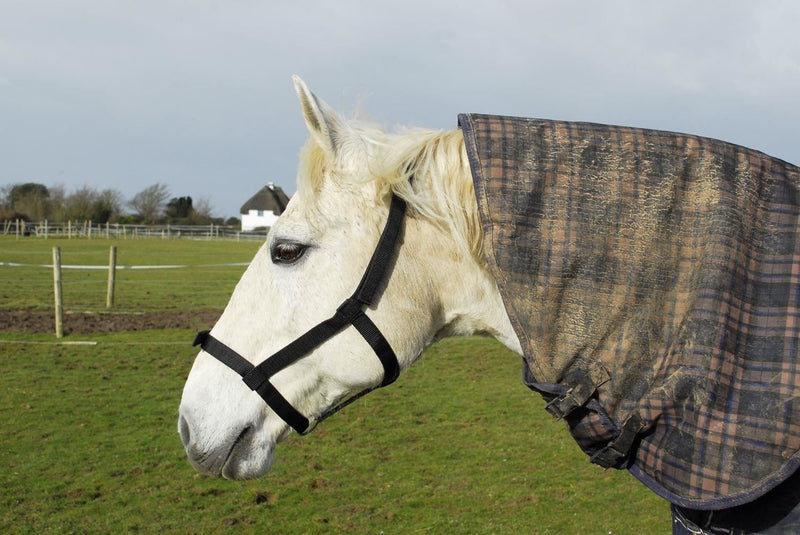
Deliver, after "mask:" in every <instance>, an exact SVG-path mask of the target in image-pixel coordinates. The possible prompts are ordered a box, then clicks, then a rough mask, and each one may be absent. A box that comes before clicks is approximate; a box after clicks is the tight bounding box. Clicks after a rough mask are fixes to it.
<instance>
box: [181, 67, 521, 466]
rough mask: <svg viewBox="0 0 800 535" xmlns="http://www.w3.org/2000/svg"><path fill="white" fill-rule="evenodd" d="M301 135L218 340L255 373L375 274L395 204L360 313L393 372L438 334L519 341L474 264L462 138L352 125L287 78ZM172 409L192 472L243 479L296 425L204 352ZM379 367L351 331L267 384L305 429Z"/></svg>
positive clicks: (476, 247)
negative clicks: (293, 167)
mask: <svg viewBox="0 0 800 535" xmlns="http://www.w3.org/2000/svg"><path fill="white" fill-rule="evenodd" d="M294 83H295V89H296V91H297V94H298V97H299V99H300V104H301V109H302V112H303V117H304V119H305V123H306V126H307V127H308V130H309V133H310V139H309V140H308V142H307V143H306V145H305V146H304V148H303V149H302V151H301V155H300V164H299V170H298V177H297V180H298V189H297V193H296V194H295V195H294V196H293V198H292V199H291V201H290V202H289V204H288V206H287V207H286V210H285V211H284V213H283V215H282V216H281V217H280V218H279V220H278V221H277V223H276V224H275V225H274V226H273V227H272V228H271V229H270V232H269V234H268V236H267V239H266V242H265V243H264V244H263V246H262V247H261V248H260V250H259V251H258V253H257V254H256V256H255V258H254V259H253V261H252V262H251V264H250V266H249V267H248V268H247V270H246V271H245V273H244V275H243V276H242V278H241V280H240V281H239V283H238V284H237V286H236V288H235V290H234V292H233V295H232V297H231V299H230V302H229V303H228V305H227V307H226V308H225V311H224V312H223V314H222V316H221V317H220V319H219V321H218V322H217V323H216V325H214V327H213V329H212V330H211V331H210V336H211V337H212V339H213V340H215V341H219V343H220V345H222V346H224V347H226V348H229V350H230V352H231V353H233V354H235V355H237V358H238V359H240V360H241V361H242V362H243V364H244V365H245V366H246V367H251V365H258V364H259V363H261V362H262V361H264V360H265V359H268V358H269V357H270V356H271V355H274V354H275V353H276V352H277V351H279V350H281V349H282V348H285V347H286V346H287V344H290V343H291V342H292V341H293V340H296V339H297V338H298V337H300V336H301V335H303V334H304V333H306V332H307V331H308V330H309V329H310V328H312V327H313V326H315V325H318V324H320V323H321V322H324V321H325V320H326V319H327V318H330V317H331V315H333V314H334V313H335V312H336V310H337V308H338V307H340V305H341V304H342V303H343V302H345V301H347V299H348V296H351V295H352V294H353V291H354V289H356V287H357V286H358V284H359V280H361V279H362V275H363V274H364V272H365V269H367V267H368V265H370V266H371V264H370V259H371V256H372V255H373V251H374V250H375V248H376V244H377V243H378V241H379V239H380V236H381V229H382V228H384V225H385V223H386V220H387V217H388V215H387V214H388V213H389V209H390V204H391V202H392V201H391V199H392V197H393V196H396V197H398V198H401V199H403V200H404V202H405V203H407V204H408V213H407V215H406V217H405V220H404V221H403V225H402V230H401V231H400V234H399V237H398V240H399V242H400V243H399V247H397V248H396V250H394V251H393V254H392V255H390V256H391V257H390V258H388V259H387V260H386V262H387V263H388V266H387V268H386V269H387V272H388V273H387V276H386V277H385V278H384V280H381V281H380V285H379V286H378V287H376V292H375V293H376V296H375V298H374V299H372V302H370V303H367V304H366V305H365V306H364V307H363V308H364V310H363V313H364V314H365V315H366V316H367V317H368V318H369V321H370V322H371V323H372V324H373V326H374V328H375V329H376V330H377V331H378V332H379V333H380V336H381V337H383V340H384V342H385V343H386V344H388V345H389V346H390V349H389V351H390V352H393V354H394V355H395V356H396V360H397V364H398V365H399V368H400V369H401V370H402V369H405V368H406V367H408V366H409V365H411V364H412V363H413V362H414V361H415V360H416V359H417V358H418V357H419V356H420V355H421V353H422V352H423V350H424V349H425V348H426V347H427V346H428V345H429V344H431V343H432V342H433V341H434V340H436V339H437V338H438V337H441V336H444V335H447V334H453V333H471V332H475V331H483V332H490V333H492V334H494V335H496V336H498V337H499V338H501V340H502V339H505V340H507V341H508V342H509V343H510V344H511V345H512V346H514V345H517V346H518V342H516V341H515V340H516V338H515V336H514V334H513V331H512V329H511V327H510V324H509V322H508V318H507V316H506V315H505V312H504V311H503V307H502V301H501V299H500V296H499V293H498V292H497V288H496V284H495V283H494V281H493V280H492V279H491V278H490V276H489V275H488V272H487V270H486V267H485V265H484V263H483V262H482V261H481V259H480V258H481V257H480V247H481V237H480V236H481V233H480V231H479V228H478V223H477V221H478V216H477V211H476V207H475V201H474V193H473V191H472V184H471V180H470V176H469V165H468V163H467V160H466V155H465V153H464V147H463V137H461V135H460V132H459V131H457V130H456V131H452V132H434V131H413V132H407V133H403V134H389V133H387V132H385V131H384V130H382V129H380V128H376V127H374V126H372V125H369V124H365V123H362V122H358V121H348V120H345V119H344V118H343V117H341V116H340V115H339V114H337V113H336V112H335V111H333V110H332V109H331V108H330V107H328V105H326V104H325V103H324V102H323V101H322V100H320V99H318V98H317V97H316V96H315V95H314V94H313V93H312V92H311V91H309V89H308V87H307V86H306V85H305V83H304V82H303V81H302V80H300V79H299V78H297V77H295V79H294ZM203 347H204V350H202V351H200V352H199V354H198V355H197V358H196V359H195V362H194V365H193V367H192V369H191V372H190V373H189V376H188V378H187V381H186V384H185V387H184V390H183V397H182V400H181V405H180V416H179V421H178V431H179V433H180V436H181V439H182V441H183V444H184V447H185V449H186V452H187V455H188V457H189V461H190V462H191V463H192V465H193V466H194V467H195V468H196V469H197V470H198V471H200V472H202V473H205V474H209V475H213V476H220V475H221V476H224V477H227V478H236V479H239V478H252V477H258V476H260V475H262V474H264V473H266V472H267V471H268V470H269V469H270V466H271V463H272V459H273V453H274V449H275V445H276V444H277V443H278V442H279V441H281V440H282V439H283V438H285V437H286V436H287V435H288V434H289V433H290V432H291V428H290V426H289V424H287V422H286V421H285V419H284V418H282V417H281V416H279V414H278V413H276V412H275V410H273V409H272V408H271V407H270V406H269V405H268V404H267V403H265V398H262V395H260V394H259V393H258V392H256V391H255V390H254V389H253V388H254V387H253V386H252V385H251V386H248V384H246V382H245V381H242V377H240V375H242V374H237V373H236V372H235V371H234V370H232V369H230V368H229V367H227V366H225V365H224V364H223V363H221V362H220V361H219V360H217V359H215V358H214V356H212V355H211V354H210V353H209V352H210V351H211V350H210V349H208V347H207V346H206V345H203ZM385 372H386V370H385V367H384V366H383V365H382V361H381V359H379V358H377V357H376V350H375V349H374V344H372V345H371V344H370V343H369V342H368V341H367V340H366V339H365V336H364V335H363V333H362V334H360V333H359V332H358V329H356V328H354V327H353V326H346V327H343V328H341V329H340V330H339V331H338V332H337V333H336V335H335V336H332V337H330V338H329V339H325V341H324V342H322V343H319V344H318V345H316V346H314V347H312V348H311V349H309V350H308V351H307V352H305V353H303V354H302V355H300V356H298V358H296V360H293V361H292V363H291V365H287V366H285V367H282V368H281V369H280V370H278V371H277V372H276V373H274V374H272V375H270V376H269V379H268V382H269V383H270V385H271V386H270V388H271V389H272V390H273V391H276V392H278V393H279V394H280V397H282V398H284V399H285V401H286V402H287V403H288V404H290V405H291V407H292V408H293V410H294V411H296V412H297V413H299V414H301V415H303V416H302V417H303V418H306V419H308V421H310V422H315V421H316V420H318V419H320V418H321V416H322V415H324V414H325V413H326V411H328V410H329V409H330V408H331V407H333V406H335V405H336V404H337V403H339V401H340V400H342V399H343V398H345V397H346V396H348V395H350V394H352V393H354V392H358V391H361V390H364V389H369V388H372V387H375V386H377V385H380V384H381V383H382V381H383V380H384V376H385Z"/></svg>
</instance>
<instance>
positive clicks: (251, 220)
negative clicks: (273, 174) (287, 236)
mask: <svg viewBox="0 0 800 535" xmlns="http://www.w3.org/2000/svg"><path fill="white" fill-rule="evenodd" d="M288 202H289V197H288V196H287V195H286V193H284V191H283V190H282V189H281V187H280V186H276V185H275V184H273V183H272V182H269V183H268V184H267V185H266V186H264V187H263V188H261V189H260V190H259V191H258V193H256V194H255V195H253V196H252V197H250V199H248V200H247V202H246V203H244V204H243V205H242V208H241V210H240V213H241V214H242V230H243V231H247V230H254V229H257V228H265V227H271V226H272V225H274V224H275V221H276V220H277V219H278V216H279V215H281V214H282V213H283V211H284V210H285V209H286V204H287V203H288Z"/></svg>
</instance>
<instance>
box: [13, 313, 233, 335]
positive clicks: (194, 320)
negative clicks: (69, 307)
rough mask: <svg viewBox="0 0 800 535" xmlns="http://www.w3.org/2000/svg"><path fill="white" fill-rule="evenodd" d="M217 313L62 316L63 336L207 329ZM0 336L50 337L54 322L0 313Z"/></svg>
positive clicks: (42, 315) (48, 317)
mask: <svg viewBox="0 0 800 535" xmlns="http://www.w3.org/2000/svg"><path fill="white" fill-rule="evenodd" d="M220 314H221V312H220V311H215V310H205V311H202V310H201V311H186V312H181V311H178V312H143V313H136V314H122V313H115V312H107V313H106V312H103V313H95V312H77V311H65V312H64V319H63V325H64V334H92V333H110V332H117V331H143V330H146V329H193V330H202V329H210V328H211V327H212V326H213V325H214V323H215V322H216V321H217V319H218V318H219V316H220ZM0 332H17V333H52V332H55V318H54V314H53V311H51V310H0Z"/></svg>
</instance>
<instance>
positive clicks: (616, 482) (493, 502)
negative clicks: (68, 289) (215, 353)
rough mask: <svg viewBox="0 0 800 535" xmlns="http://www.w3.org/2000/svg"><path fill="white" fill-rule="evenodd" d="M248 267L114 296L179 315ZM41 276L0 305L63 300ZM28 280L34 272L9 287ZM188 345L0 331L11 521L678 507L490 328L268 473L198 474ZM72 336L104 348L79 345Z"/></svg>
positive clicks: (622, 529)
mask: <svg viewBox="0 0 800 535" xmlns="http://www.w3.org/2000/svg"><path fill="white" fill-rule="evenodd" d="M134 244H135V245H134ZM57 245H60V246H61V247H62V251H63V253H62V254H63V256H64V258H65V260H64V262H65V263H67V262H71V263H81V262H77V261H74V260H67V259H68V258H69V257H68V256H67V255H68V254H73V253H69V251H71V250H72V247H73V246H74V247H75V252H74V254H75V255H76V258H84V259H86V261H85V262H83V263H87V264H88V263H100V264H102V263H103V262H105V261H107V254H108V245H109V244H108V243H107V242H103V241H101V240H98V241H92V242H87V241H76V240H73V241H70V242H69V243H67V242H66V241H62V242H61V243H57ZM52 246H53V243H52V241H51V242H45V241H44V240H37V241H33V240H32V241H28V242H26V241H24V240H20V241H19V242H15V241H13V240H0V262H18V263H29V262H27V261H25V262H23V261H22V260H21V259H24V258H33V257H36V255H41V257H42V259H43V261H42V262H39V263H48V262H49V260H48V259H47V258H46V257H47V255H48V254H49V251H50V249H51V248H52ZM118 246H119V247H120V264H126V263H127V264H134V263H147V264H151V265H154V264H178V263H180V264H187V265H192V266H200V265H203V266H206V265H208V264H215V263H228V262H237V261H240V259H244V260H247V259H249V258H250V257H251V256H252V254H253V253H254V252H255V249H256V247H257V244H253V243H236V242H188V241H180V240H178V241H168V242H161V241H160V240H152V241H144V240H142V241H138V242H121V243H118ZM68 248H69V251H68ZM79 254H80V255H83V256H77V255H79ZM124 258H129V260H123V259H124ZM178 258H180V260H178ZM15 269H16V270H17V271H16V272H14V271H13V270H15ZM243 270H244V268H243V267H219V268H214V269H213V270H210V269H209V268H207V267H204V268H197V269H191V268H187V269H176V270H164V271H163V272H157V273H158V277H159V278H160V281H159V283H158V284H155V283H152V282H150V281H149V279H146V278H145V279H143V280H141V281H138V283H137V284H139V285H140V286H144V287H145V288H147V291H148V292H150V293H149V294H148V297H147V299H146V304H144V303H143V298H141V297H138V296H137V292H139V291H142V288H141V287H139V288H135V287H132V288H130V289H129V290H127V291H129V292H130V293H129V294H128V295H130V296H131V297H130V298H123V297H122V296H123V295H125V294H124V293H123V288H122V287H121V288H120V299H119V301H120V304H119V307H120V308H121V309H122V310H131V311H133V310H136V309H137V307H140V306H146V307H147V308H148V309H149V310H171V309H172V307H175V306H178V305H176V303H175V301H176V299H179V300H181V301H182V302H183V303H182V305H181V306H194V307H198V308H207V309H219V310H221V309H222V307H223V306H224V304H225V302H226V301H227V296H228V294H229V293H230V291H231V290H232V288H233V286H234V284H235V281H236V279H237V278H238V276H239V275H240V274H241V272H242V271H243ZM39 271H44V273H43V274H41V275H40V277H39V279H41V280H39V279H37V276H36V275H35V273H38V271H36V270H29V273H31V274H30V275H25V274H24V273H28V272H24V270H23V268H10V267H3V266H0V285H2V286H0V288H2V289H0V296H2V297H0V307H2V308H21V307H23V306H25V307H43V308H47V307H48V306H52V305H50V304H49V303H50V301H51V300H52V294H49V295H48V293H47V291H45V290H43V289H38V288H36V287H35V286H34V287H32V288H33V289H27V290H26V285H27V284H29V282H28V281H31V283H36V284H42V285H45V282H44V281H47V280H49V281H50V282H49V285H50V288H51V287H52V279H48V276H49V275H48V273H47V270H39ZM10 272H13V274H11V275H10V274H9V273H10ZM125 273H126V275H127V273H128V272H125ZM154 273H156V272H155V271H152V272H149V275H148V276H151V275H153V274H154ZM131 274H133V272H131ZM136 275H137V276H139V273H138V272H137V273H136ZM15 276H16V277H18V278H14V277H15ZM26 277H27V278H26ZM19 278H22V279H23V280H24V281H25V282H24V284H23V283H19V282H18V283H16V286H15V287H14V288H9V285H10V284H12V283H13V281H15V280H16V281H18V280H19ZM65 278H66V275H65ZM101 280H102V277H101ZM121 282H122V281H120V282H119V284H121ZM133 282H135V279H131V280H129V281H128V282H127V284H129V285H131V286H135V285H133ZM92 284H100V283H94V282H93V283H92ZM151 284H152V286H150V285H151ZM209 285H210V286H213V287H214V288H215V290H217V291H215V292H214V293H213V294H212V295H199V293H201V291H200V290H198V288H201V287H206V286H209ZM101 286H102V284H101ZM123 286H124V285H123ZM91 287H92V285H91V284H88V283H87V285H86V286H85V287H84V288H91ZM29 292H30V293H31V294H36V295H27V294H28V293H29ZM103 292H104V289H103V290H102V291H101V292H100V295H101V296H103V297H102V298H101V299H100V300H99V302H98V305H97V306H98V309H99V308H101V307H102V305H103V304H104V293H103ZM90 293H91V292H89V291H88V290H86V291H84V290H78V289H75V291H74V293H73V296H74V299H75V300H77V301H79V302H81V303H84V304H87V305H91V306H94V305H93V303H94V302H95V296H94V295H93V294H92V295H89V294H90ZM38 296H41V297H42V298H43V299H44V300H45V302H44V303H39V302H38V301H36V300H37V299H39V297H38ZM134 296H135V297H134ZM11 300H15V301H13V302H11ZM192 337H193V333H192V332H190V331H188V330H156V331H144V332H119V333H111V334H94V335H80V336H68V337H67V338H66V339H65V341H67V342H70V344H69V345H63V344H59V343H55V342H57V341H56V339H55V337H54V336H53V335H50V334H29V335H22V334H18V333H9V332H3V329H2V326H0V360H1V361H2V374H0V414H2V422H3V425H2V426H0V462H1V463H2V468H3V470H2V473H1V474H0V532H2V533H128V532H139V533H220V532H230V533H276V534H290V533H291V534H294V533H372V534H379V533H387V534H389V533H397V534H408V533H443V534H451V533H453V534H458V533H465V534H472V533H476V534H478V533H481V534H483V533H498V534H506V533H513V534H516V533H538V534H565V533H566V534H573V533H574V534H604V535H605V534H608V533H613V534H638V533H645V534H650V533H654V534H655V533H669V532H670V530H671V527H670V522H669V508H668V505H667V504H666V503H665V502H664V501H662V500H661V499H659V498H658V497H656V496H655V495H654V494H652V493H650V492H649V491H647V490H646V489H645V488H644V487H643V486H642V485H641V484H639V483H637V482H636V481H635V480H634V479H633V478H632V477H631V476H629V475H628V474H626V473H622V472H615V471H603V470H602V469H600V468H598V467H596V466H592V465H590V464H589V463H588V461H587V458H586V456H585V455H584V454H583V453H581V452H580V451H579V450H578V448H577V446H576V445H575V444H574V442H573V441H572V439H571V438H570V437H569V435H568V433H567V432H566V430H565V429H564V427H563V424H561V423H558V422H554V421H552V419H551V418H550V417H549V416H548V415H547V413H546V412H545V411H544V410H543V405H544V403H543V402H542V400H541V399H540V398H539V397H538V396H537V395H535V394H533V393H532V392H530V391H529V390H528V389H526V388H525V387H524V386H523V385H522V382H521V380H520V362H519V358H518V357H516V356H515V355H513V354H511V353H510V352H509V351H507V350H506V349H504V348H503V347H502V346H500V345H499V344H497V343H496V342H494V341H491V340H487V339H482V338H462V339H450V340H445V341H442V342H440V343H438V344H437V345H435V346H433V347H432V348H430V349H429V350H428V352H427V353H426V354H425V355H424V356H423V358H422V359H421V361H420V362H419V363H417V365H415V366H414V367H412V369H410V370H408V371H407V372H406V373H405V374H404V375H403V376H401V378H400V379H399V380H398V382H397V383H395V384H394V385H392V386H391V387H389V388H387V389H383V390H380V391H377V392H375V393H373V394H371V395H370V396H368V397H366V398H365V399H364V400H361V401H359V402H358V403H356V404H354V405H353V406H351V407H349V408H348V409H346V410H345V411H343V412H342V413H340V414H337V415H336V416H335V417H333V418H331V419H330V420H328V421H326V422H325V423H324V424H322V425H321V426H320V428H318V429H317V430H316V431H315V432H314V433H313V434H311V435H309V436H307V437H302V438H301V437H294V436H293V437H292V438H290V439H289V440H288V441H287V442H286V443H284V444H282V445H281V446H279V448H278V452H277V461H276V464H275V467H274V469H273V471H272V472H271V473H270V474H269V475H267V476H266V477H264V478H262V479H259V480H256V481H248V482H231V481H225V480H216V479H210V478H206V477H201V476H199V475H197V474H196V473H195V472H194V471H193V470H192V468H191V467H190V466H189V465H188V463H187V462H186V460H185V455H184V452H183V449H182V447H181V444H180V440H179V438H178V436H177V433H176V430H175V427H176V426H175V420H176V417H177V406H178V403H179V400H180V394H181V389H182V386H183V381H184V380H185V377H186V374H187V373H188V371H189V368H190V366H191V362H192V359H193V357H194V354H195V350H194V349H193V348H192V347H191V346H190V343H191V339H192ZM81 341H91V342H95V343H96V345H76V344H75V342H81Z"/></svg>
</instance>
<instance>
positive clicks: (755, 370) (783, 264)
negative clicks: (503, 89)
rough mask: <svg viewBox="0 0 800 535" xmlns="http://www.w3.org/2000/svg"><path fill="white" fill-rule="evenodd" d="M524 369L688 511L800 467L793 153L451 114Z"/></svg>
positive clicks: (799, 202)
mask: <svg viewBox="0 0 800 535" xmlns="http://www.w3.org/2000/svg"><path fill="white" fill-rule="evenodd" d="M459 125H460V127H461V129H462V131H463V133H464V139H465V143H466V148H467V154H468V156H469V161H470V166H471V168H472V175H473V180H474V185H475V195H476V197H477V202H478V208H479V212H480V217H481V222H482V226H483V232H484V236H485V240H484V241H485V245H484V249H485V256H486V261H487V263H488V265H489V268H490V270H491V272H492V273H493V275H494V276H495V277H496V279H497V282H498V286H499V289H500V292H501V295H502V297H503V300H504V303H505V306H506V310H507V312H508V315H509V317H510V318H511V322H512V324H513V326H514V329H515V331H516V334H517V336H518V337H519V340H520V342H521V344H522V348H523V352H524V360H525V364H526V366H525V367H524V369H525V376H526V379H525V380H526V383H527V384H528V386H530V387H531V388H533V389H534V390H536V391H538V392H540V393H541V394H542V395H544V397H545V398H546V399H547V400H548V401H549V403H548V405H547V409H548V411H550V412H551V413H552V414H553V415H555V416H556V417H559V418H563V419H564V420H565V422H566V423H567V425H568V427H569V429H570V432H571V433H572V435H573V437H574V438H575V440H576V441H577V442H578V444H579V445H580V447H581V448H582V449H583V450H584V451H585V452H586V453H587V454H589V455H590V457H591V460H592V462H595V463H597V464H600V465H601V466H604V467H614V468H627V469H629V470H630V471H631V473H633V475H635V476H636V477H637V478H638V479H640V480H641V481H642V482H643V483H645V484H646V485H647V486H648V487H650V488H651V489H652V490H653V491H655V492H656V493H658V494H659V495H661V496H663V497H664V498H666V499H667V500H669V501H670V502H672V503H674V504H677V505H681V506H684V507H690V508H694V509H723V508H730V507H734V506H737V505H741V504H744V503H748V502H750V501H752V500H754V499H756V498H757V497H759V496H761V495H763V494H764V493H766V492H767V491H769V490H770V489H772V488H774V487H775V486H776V485H778V484H779V483H780V482H781V481H783V480H785V479H786V478H787V477H789V476H790V475H791V474H792V473H793V472H794V471H795V470H796V469H797V468H798V466H800V366H798V362H800V360H799V359H798V343H799V342H800V338H799V337H800V234H799V233H798V232H799V231H798V224H799V223H800V221H798V219H799V218H800V169H798V168H797V167H795V166H793V165H791V164H788V163H786V162H783V161H780V160H778V159H775V158H771V157H769V156H766V155H764V154H762V153H760V152H757V151H754V150H750V149H746V148H743V147H739V146H735V145H732V144H729V143H724V142H721V141H717V140H713V139H708V138H703V137H697V136H690V135H684V134H676V133H670V132H662V131H654V130H645V129H638V128H623V127H616V126H607V125H598V124H588V123H575V122H558V121H548V120H535V119H520V118H510V117H498V116H488V115H475V114H469V115H460V116H459Z"/></svg>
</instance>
